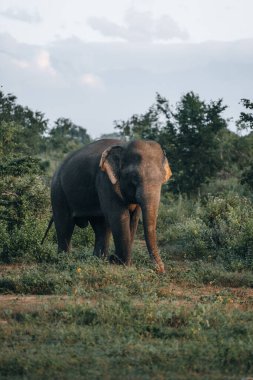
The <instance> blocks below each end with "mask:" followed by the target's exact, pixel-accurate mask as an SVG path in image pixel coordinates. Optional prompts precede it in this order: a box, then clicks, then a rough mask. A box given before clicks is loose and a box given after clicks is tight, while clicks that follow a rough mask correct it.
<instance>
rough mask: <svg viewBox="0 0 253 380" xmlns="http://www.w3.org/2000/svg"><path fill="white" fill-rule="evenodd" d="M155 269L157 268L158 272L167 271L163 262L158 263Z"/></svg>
mask: <svg viewBox="0 0 253 380" xmlns="http://www.w3.org/2000/svg"><path fill="white" fill-rule="evenodd" d="M155 270H156V273H165V268H164V264H163V262H160V263H159V264H156V267H155Z"/></svg>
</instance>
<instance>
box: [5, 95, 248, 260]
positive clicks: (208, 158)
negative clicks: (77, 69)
mask: <svg viewBox="0 0 253 380" xmlns="http://www.w3.org/2000/svg"><path fill="white" fill-rule="evenodd" d="M242 103H243V105H244V106H245V112H242V113H241V115H240V117H239V119H238V120H237V121H236V126H237V128H238V130H239V129H243V130H246V131H247V132H248V134H245V133H244V134H243V135H241V134H237V133H235V132H231V131H230V130H229V129H228V122H227V120H226V119H225V118H224V115H223V113H224V111H225V109H226V108H227V107H226V105H224V104H223V101H222V100H221V99H219V100H217V101H211V102H209V103H207V102H205V101H203V100H201V99H200V98H199V96H198V95H196V94H194V93H193V92H190V93H187V94H185V95H184V96H182V98H181V99H180V100H179V102H178V103H177V104H176V105H175V106H174V107H173V106H172V105H171V104H170V103H169V100H168V99H166V98H164V97H162V96H161V95H159V94H157V96H156V99H155V102H154V104H153V105H151V107H150V108H149V109H148V110H147V112H145V113H144V114H140V115H133V116H132V117H131V118H130V119H129V120H127V121H118V122H115V130H116V132H115V133H114V134H110V135H103V138H104V137H105V138H106V137H114V136H116V137H119V138H122V139H126V140H129V139H139V138H141V139H152V140H156V141H158V142H159V143H160V144H161V146H162V147H163V149H164V150H165V152H166V154H167V157H168V159H169V162H170V165H171V167H172V171H173V177H172V180H170V181H169V183H168V184H167V185H166V186H165V187H164V190H163V194H164V196H163V205H162V207H161V215H162V220H163V229H162V228H161V229H160V242H163V243H164V244H165V245H166V244H169V243H170V242H174V243H176V242H175V237H176V236H177V237H178V241H179V240H181V242H182V239H184V238H185V241H187V244H188V247H190V246H191V245H190V242H191V241H192V246H191V247H192V249H191V252H194V250H195V251H196V252H198V254H200V253H201V252H202V254H204V253H203V252H205V254H207V255H208V254H209V253H210V252H211V250H213V251H214V252H216V253H217V252H218V250H219V249H220V248H219V247H223V248H224V247H225V246H226V247H227V248H226V249H227V250H229V249H230V251H231V246H232V243H228V241H227V240H226V238H225V236H226V234H227V233H229V234H233V235H234V236H235V237H236V236H237V237H238V236H240V239H241V240H242V241H243V243H238V241H237V240H236V242H234V243H233V244H234V246H235V247H239V248H236V249H234V251H233V252H244V251H245V249H246V248H247V252H251V248H250V247H252V245H250V244H251V243H250V241H253V231H252V222H251V219H252V218H251V217H250V212H251V211H250V212H249V210H252V190H253V132H252V130H253V114H252V109H253V103H252V102H251V101H250V100H247V99H244V100H242ZM90 141H91V138H90V136H89V134H88V133H87V130H86V129H85V128H83V127H81V126H78V125H76V124H74V123H73V122H72V121H71V120H70V119H66V118H58V119H57V120H56V121H55V122H54V123H53V125H50V123H49V121H48V120H47V119H46V117H45V115H44V114H43V113H41V112H38V111H33V110H31V109H30V108H29V107H23V106H21V105H19V104H18V102H17V98H16V97H15V96H14V95H12V94H4V93H3V92H2V91H0V234H1V240H0V261H4V262H13V261H16V260H24V259H25V260H30V259H32V260H34V259H35V260H41V261H45V260H48V259H50V260H51V259H52V257H54V254H55V252H56V249H55V246H54V245H51V246H50V245H47V244H46V245H44V246H41V245H40V241H41V238H42V236H43V234H44V231H45V228H46V225H47V222H48V219H49V218H50V213H51V211H50V201H49V183H50V178H51V176H52V173H53V171H54V170H55V168H56V166H57V165H58V163H59V162H60V161H61V160H62V158H63V156H64V155H65V154H67V153H68V152H70V151H72V150H75V149H78V148H80V147H82V146H83V145H85V144H87V143H89V142H90ZM231 193H233V194H232V195H231ZM210 194H211V195H212V196H214V197H215V196H219V194H228V198H224V197H225V195H224V196H223V198H222V199H221V201H217V202H218V203H217V202H216V201H215V200H214V199H211V200H210V199H208V200H206V199H207V198H208V197H209V195H210ZM172 197H174V198H173V201H172V202H171V199H172ZM243 197H246V198H247V200H245V199H244V198H243ZM168 199H170V203H173V207H171V206H170V205H169V203H168ZM204 199H205V202H206V203H203V202H204V201H203V200H204ZM217 199H218V198H217ZM241 200H242V203H241V204H240V201H241ZM192 202H193V203H192ZM196 202H197V204H198V205H199V208H198V210H200V208H201V210H202V211H201V213H200V212H199V211H196V210H197V209H196V208H194V207H193V206H192V204H196ZM199 202H202V203H201V204H200V203H199ZM182 204H183V205H184V206H183V208H182V207H181V206H182ZM227 205H230V206H227ZM227 207H228V208H227ZM169 210H170V211H169ZM186 210H188V211H187V212H188V213H186ZM208 210H209V211H208ZM231 210H232V211H231ZM242 210H244V212H243V213H242ZM207 212H209V214H208V215H209V216H206V213H207ZM231 212H232V214H233V212H234V213H235V214H236V215H237V218H236V217H235V218H232V216H231V215H232V214H231ZM171 213H172V214H171ZM228 214H229V216H228ZM230 214H231V215H230ZM239 214H240V217H239ZM200 215H202V216H201V217H203V220H202V219H201V217H200ZM224 215H225V218H227V219H226V220H225V221H224ZM209 217H210V220H209V219H208V218H209ZM187 218H188V219H187ZM191 218H192V219H191ZM215 218H218V219H217V220H216V219H215ZM229 218H230V219H229ZM186 220H188V224H187V223H186V222H185V221H186ZM200 220H202V221H201V222H200ZM228 220H230V222H231V223H232V221H233V223H234V221H235V220H236V224H235V225H234V224H233V223H232V225H231V226H232V227H231V226H230V227H229V229H226V228H225V227H224V226H225V225H226V226H228ZM243 220H244V221H246V222H245V223H248V224H247V231H246V232H244V235H240V231H241V230H240V225H241V224H242V223H243ZM230 222H229V223H230ZM173 223H174V227H173V228H174V229H173V228H172V229H171V228H170V229H169V228H168V229H166V228H165V227H164V226H165V225H166V224H167V225H168V226H169V225H170V226H171V225H173ZM245 225H246V224H245ZM183 226H184V228H186V227H187V226H188V227H187V228H188V229H187V230H185V229H184V228H183ZM169 230H170V231H174V233H173V236H172V235H171V234H170V233H169V232H168V231H169ZM196 231H199V232H198V236H196V233H195V232H196ZM219 231H220V232H219ZM219 233H220V234H221V235H219ZM217 236H218V237H217ZM245 236H246V237H245ZM53 239H54V236H53V232H52V231H51V237H50V239H49V241H52V240H53ZM92 239H93V237H92V234H91V233H90V232H89V230H88V232H87V231H86V233H85V234H84V233H83V231H82V232H78V231H77V232H76V241H77V243H78V244H80V245H83V244H84V243H86V244H89V243H90V242H91V241H92ZM225 241H226V244H225ZM174 243H173V244H174ZM238 244H239V245H238ZM245 244H246V245H245ZM252 244H253V243H252ZM201 247H202V248H201ZM203 247H205V249H204V248H203ZM243 247H246V248H245V249H244V248H243ZM223 248H222V249H223ZM186 251H187V250H185V252H186ZM235 254H237V253H235ZM212 255H213V256H212V257H216V254H212ZM240 255H241V253H240ZM196 256H198V255H197V254H196Z"/></svg>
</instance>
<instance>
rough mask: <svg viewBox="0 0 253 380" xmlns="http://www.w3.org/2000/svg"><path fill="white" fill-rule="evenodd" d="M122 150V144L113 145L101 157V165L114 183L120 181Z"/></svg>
mask: <svg viewBox="0 0 253 380" xmlns="http://www.w3.org/2000/svg"><path fill="white" fill-rule="evenodd" d="M122 151H123V148H122V146H120V145H114V146H111V147H109V148H107V149H106V150H105V151H104V152H103V153H102V156H101V159H100V163H99V167H100V169H101V170H102V171H103V172H106V174H107V175H108V177H109V179H110V181H111V183H112V184H113V185H116V184H117V182H118V181H119V172H120V166H121V154H122Z"/></svg>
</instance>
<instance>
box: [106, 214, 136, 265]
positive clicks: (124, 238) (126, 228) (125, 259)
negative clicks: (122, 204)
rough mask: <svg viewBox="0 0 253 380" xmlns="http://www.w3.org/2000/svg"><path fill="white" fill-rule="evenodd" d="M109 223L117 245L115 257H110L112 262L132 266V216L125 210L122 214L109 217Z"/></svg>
mask: <svg viewBox="0 0 253 380" xmlns="http://www.w3.org/2000/svg"><path fill="white" fill-rule="evenodd" d="M109 223H110V226H111V229H112V235H113V240H114V245H115V256H111V257H110V261H111V262H116V263H118V264H125V265H130V264H131V248H132V239H131V231H130V214H129V211H128V210H124V212H121V213H120V214H117V213H113V214H112V215H110V216H109Z"/></svg>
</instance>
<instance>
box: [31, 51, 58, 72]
mask: <svg viewBox="0 0 253 380" xmlns="http://www.w3.org/2000/svg"><path fill="white" fill-rule="evenodd" d="M35 64H36V66H37V67H38V69H40V70H42V71H44V72H46V73H48V74H50V75H55V74H56V71H55V69H54V68H53V67H52V65H51V61H50V54H49V52H48V51H47V50H40V51H39V52H38V54H37V56H36V58H35Z"/></svg>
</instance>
